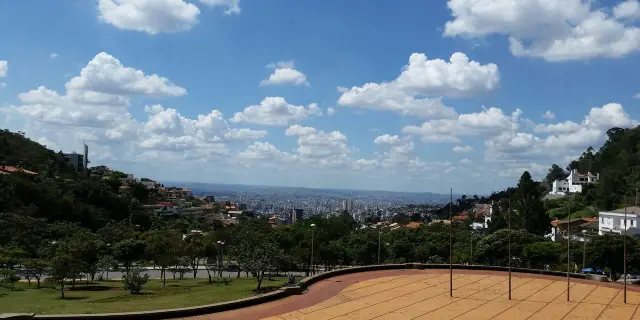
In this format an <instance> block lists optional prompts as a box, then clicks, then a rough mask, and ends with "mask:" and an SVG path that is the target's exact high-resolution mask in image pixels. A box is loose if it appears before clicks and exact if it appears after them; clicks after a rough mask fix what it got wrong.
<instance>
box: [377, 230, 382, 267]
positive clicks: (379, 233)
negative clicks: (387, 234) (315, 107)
mask: <svg viewBox="0 0 640 320" xmlns="http://www.w3.org/2000/svg"><path fill="white" fill-rule="evenodd" d="M381 236H382V229H380V230H378V265H379V264H380V237H381Z"/></svg>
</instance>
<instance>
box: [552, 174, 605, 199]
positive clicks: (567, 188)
mask: <svg viewBox="0 0 640 320" xmlns="http://www.w3.org/2000/svg"><path fill="white" fill-rule="evenodd" d="M598 181H600V174H599V173H598V174H596V175H594V174H592V173H591V172H587V173H586V174H583V173H578V170H576V169H573V170H571V173H569V176H568V177H567V178H566V179H564V180H556V181H554V182H553V186H552V187H551V192H550V193H552V194H565V193H567V192H570V193H578V192H582V186H583V185H585V184H589V183H594V182H598Z"/></svg>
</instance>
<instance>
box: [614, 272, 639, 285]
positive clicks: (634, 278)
mask: <svg viewBox="0 0 640 320" xmlns="http://www.w3.org/2000/svg"><path fill="white" fill-rule="evenodd" d="M625 278H626V280H627V284H640V276H638V275H633V274H627V276H626V277H625V276H624V275H622V276H621V277H620V279H618V281H617V282H620V283H624V281H625Z"/></svg>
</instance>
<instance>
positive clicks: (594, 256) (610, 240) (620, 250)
mask: <svg viewBox="0 0 640 320" xmlns="http://www.w3.org/2000/svg"><path fill="white" fill-rule="evenodd" d="M623 239H624V237H623V236H621V235H613V234H604V235H602V236H599V237H592V238H591V241H589V244H588V245H587V263H588V264H591V265H593V266H594V267H598V268H601V269H604V268H608V269H609V270H610V275H609V277H610V278H611V279H612V280H614V281H615V280H617V278H618V273H620V272H622V270H623V258H622V257H623V256H624V243H623V242H622V241H623ZM626 241H627V254H628V256H629V257H637V255H636V254H635V253H636V252H637V246H638V243H637V241H636V240H635V239H633V238H631V237H627V238H626ZM636 262H637V261H636ZM628 265H629V266H633V265H634V263H633V261H629V262H628Z"/></svg>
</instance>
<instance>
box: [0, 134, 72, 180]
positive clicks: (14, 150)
mask: <svg viewBox="0 0 640 320" xmlns="http://www.w3.org/2000/svg"><path fill="white" fill-rule="evenodd" d="M0 165H6V166H15V167H20V168H22V169H26V170H30V171H35V172H38V173H43V174H44V175H49V176H52V175H60V174H62V175H65V176H71V177H73V176H75V172H74V170H73V168H71V167H70V166H69V165H68V164H67V162H66V159H65V158H64V155H62V153H56V152H54V151H52V150H49V149H47V148H46V147H45V146H43V145H41V144H39V143H37V142H35V141H33V140H31V139H29V138H26V137H25V136H24V135H23V134H22V133H14V132H11V131H9V130H6V129H5V130H0Z"/></svg>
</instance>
